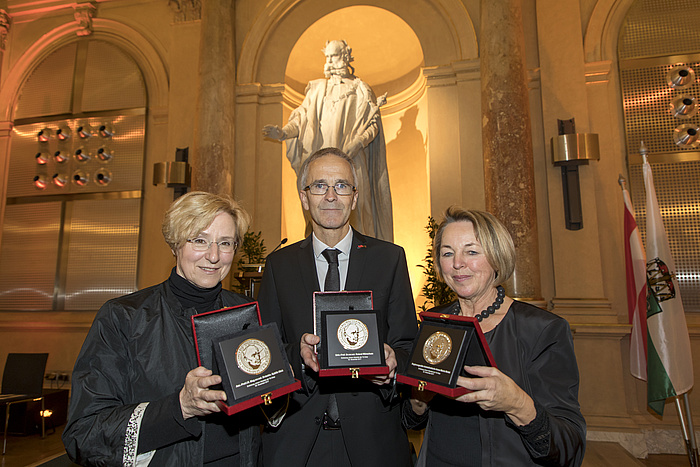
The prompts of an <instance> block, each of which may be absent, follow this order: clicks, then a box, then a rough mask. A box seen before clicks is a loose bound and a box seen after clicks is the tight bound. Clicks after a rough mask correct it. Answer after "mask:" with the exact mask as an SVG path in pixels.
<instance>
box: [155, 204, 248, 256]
mask: <svg viewBox="0 0 700 467" xmlns="http://www.w3.org/2000/svg"><path fill="white" fill-rule="evenodd" d="M221 213H226V214H229V215H230V216H231V217H232V218H233V222H234V223H235V224H236V239H235V241H236V243H237V244H238V245H240V244H241V239H242V238H243V236H244V235H245V233H246V232H247V231H248V225H249V224H250V216H249V215H248V213H247V212H246V211H245V210H244V209H243V208H241V207H240V205H239V204H238V203H237V202H236V201H234V200H233V198H231V197H230V196H228V195H215V194H213V193H207V192H204V191H191V192H189V193H186V194H184V195H182V196H180V197H179V198H178V199H176V200H175V201H173V203H172V204H171V205H170V207H169V208H168V211H167V212H166V213H165V218H164V219H163V227H162V230H163V237H165V241H166V243H167V244H168V246H170V248H171V249H172V250H173V251H177V250H178V249H179V248H181V247H182V246H183V245H184V244H185V243H186V242H187V240H188V239H191V238H194V237H196V236H197V235H199V234H200V233H202V231H203V230H205V229H206V228H207V227H209V225H210V224H211V223H212V222H214V218H216V216H218V215H219V214H221Z"/></svg>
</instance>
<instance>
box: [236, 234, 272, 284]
mask: <svg viewBox="0 0 700 467" xmlns="http://www.w3.org/2000/svg"><path fill="white" fill-rule="evenodd" d="M265 250H266V247H265V240H263V239H262V232H258V233H255V232H250V231H249V232H246V233H245V235H244V236H243V241H242V242H241V246H240V248H239V249H238V252H237V254H238V262H237V263H236V266H237V267H238V271H245V269H246V267H245V266H246V265H248V264H263V263H264V262H265ZM248 280H250V279H248ZM243 281H244V279H239V280H238V282H239V283H238V284H232V289H233V290H234V291H235V292H238V293H240V294H245V293H246V285H245V282H243ZM248 285H250V284H248Z"/></svg>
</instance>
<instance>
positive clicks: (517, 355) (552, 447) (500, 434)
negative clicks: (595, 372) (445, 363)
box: [404, 301, 586, 466]
mask: <svg viewBox="0 0 700 467" xmlns="http://www.w3.org/2000/svg"><path fill="white" fill-rule="evenodd" d="M454 309H455V307H454V304H450V305H447V306H442V307H437V308H434V309H432V310H430V311H434V312H438V313H452V312H453V311H454ZM486 340H487V342H488V343H489V347H490V348H491V352H492V353H493V357H494V359H495V361H496V366H497V367H498V369H499V370H501V371H502V372H503V373H504V374H506V375H508V376H509V377H510V378H511V379H513V381H515V383H516V384H517V385H518V386H520V388H521V389H523V390H524V391H525V392H526V393H528V395H529V396H530V397H531V398H532V399H533V401H534V402H535V408H536V409H537V417H536V418H535V420H533V421H532V422H531V423H530V424H529V425H527V426H526V427H517V426H516V425H515V424H513V423H511V422H510V420H509V419H508V417H506V416H505V415H504V414H503V413H501V412H489V411H483V410H480V411H478V417H479V432H480V433H479V434H480V436H481V443H480V444H481V465H483V466H503V465H522V466H525V465H533V466H534V465H547V466H578V465H581V462H583V454H584V451H585V446H586V421H585V420H584V418H583V415H582V414H581V409H580V406H579V403H578V386H579V376H578V366H577V365H576V355H575V353H574V344H573V339H572V337H571V330H570V328H569V323H567V321H566V320H565V319H563V318H561V317H559V316H556V315H554V314H552V313H550V312H548V311H545V310H542V309H540V308H537V307H535V306H532V305H530V304H528V303H524V302H518V301H514V302H513V304H512V305H511V307H510V309H509V310H508V313H507V314H506V316H505V317H504V318H503V321H501V322H500V323H499V324H498V326H496V327H495V328H494V329H493V330H492V331H490V332H488V333H487V334H486ZM436 397H441V396H436ZM409 411H410V412H409ZM426 414H428V418H429V421H428V427H427V429H426V436H425V438H424V439H423V445H424V446H423V449H422V451H421V460H422V461H423V462H425V460H426V459H425V457H426V456H427V453H426V449H425V445H426V443H429V437H430V430H431V428H430V427H431V424H432V423H435V420H434V419H435V418H437V417H433V415H432V410H428V411H427V412H426ZM448 415H449V414H448ZM439 418H440V420H441V423H453V424H459V423H462V421H460V417H451V418H449V417H439ZM446 420H449V421H448V422H446ZM420 422H421V420H420V419H419V418H416V417H415V414H413V415H412V410H411V405H410V404H409V403H408V402H407V403H406V404H405V405H404V424H406V425H407V428H417V427H420V426H421V423H420ZM442 431H443V432H444V430H442ZM455 431H456V430H455ZM475 435H476V433H475ZM474 439H476V438H474ZM462 442H468V441H467V440H462ZM427 461H428V464H427V465H430V459H429V458H428V459H427ZM418 465H425V464H424V463H423V464H420V463H419V464H418Z"/></svg>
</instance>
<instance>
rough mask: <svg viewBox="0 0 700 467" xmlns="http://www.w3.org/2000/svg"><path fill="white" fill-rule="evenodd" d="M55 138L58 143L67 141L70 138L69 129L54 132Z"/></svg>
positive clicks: (64, 128) (62, 128) (63, 128)
mask: <svg viewBox="0 0 700 467" xmlns="http://www.w3.org/2000/svg"><path fill="white" fill-rule="evenodd" d="M56 138H58V140H59V141H66V140H67V139H69V138H70V128H68V127H61V128H59V129H58V130H56Z"/></svg>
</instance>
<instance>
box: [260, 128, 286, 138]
mask: <svg viewBox="0 0 700 467" xmlns="http://www.w3.org/2000/svg"><path fill="white" fill-rule="evenodd" d="M262 134H263V136H265V137H267V138H272V139H276V140H277V141H284V140H285V134H284V131H282V128H280V127H278V126H277V125H265V126H264V127H263V129H262Z"/></svg>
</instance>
